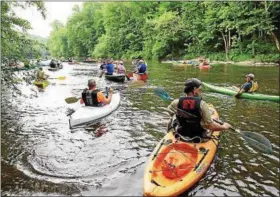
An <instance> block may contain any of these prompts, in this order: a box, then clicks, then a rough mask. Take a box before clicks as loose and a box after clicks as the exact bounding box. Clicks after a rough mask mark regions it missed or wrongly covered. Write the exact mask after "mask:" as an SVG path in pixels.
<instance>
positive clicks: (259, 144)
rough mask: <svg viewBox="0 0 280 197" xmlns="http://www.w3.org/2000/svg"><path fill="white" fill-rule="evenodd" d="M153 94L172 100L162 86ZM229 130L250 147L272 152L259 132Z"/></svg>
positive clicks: (268, 143) (218, 121) (269, 145)
mask: <svg viewBox="0 0 280 197" xmlns="http://www.w3.org/2000/svg"><path fill="white" fill-rule="evenodd" d="M154 92H155V94H156V95H158V96H159V97H160V98H162V99H163V100H165V101H172V100H173V98H171V97H170V96H169V95H168V93H167V92H166V91H164V90H163V89H162V88H156V89H155V91H154ZM179 110H180V109H179ZM180 112H182V113H185V114H188V115H190V116H193V117H196V116H195V115H193V114H190V113H188V112H186V111H183V110H180ZM213 121H215V122H217V123H219V124H221V125H223V124H224V123H223V122H222V121H220V120H216V119H213ZM230 129H231V130H233V131H235V132H236V133H239V134H240V135H241V137H242V138H243V139H245V140H246V141H247V142H248V144H250V145H251V146H252V147H255V148H257V149H259V150H261V151H263V152H265V153H272V147H271V143H270V141H269V140H268V139H267V138H266V137H264V136H263V135H261V134H259V133H254V132H250V131H239V130H237V129H234V128H233V127H231V128H230Z"/></svg>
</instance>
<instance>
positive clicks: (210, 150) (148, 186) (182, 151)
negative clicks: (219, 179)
mask: <svg viewBox="0 0 280 197" xmlns="http://www.w3.org/2000/svg"><path fill="white" fill-rule="evenodd" d="M209 107H210V109H211V113H212V115H211V116H212V118H215V119H218V117H219V116H218V113H217V111H216V110H215V109H214V107H213V106H212V107H211V106H209ZM219 136H220V131H214V132H213V133H212V136H211V139H210V140H208V141H205V142H200V143H193V142H190V141H188V142H187V141H184V140H182V139H180V138H179V139H178V138H177V139H176V138H175V136H174V130H173V129H171V130H170V131H169V132H168V133H167V134H166V135H165V136H164V138H163V139H162V140H161V141H160V142H159V143H158V145H157V146H156V148H155V149H154V151H153V153H152V154H151V155H150V157H149V159H148V162H147V165H146V168H145V171H144V196H178V195H180V194H182V193H183V192H185V191H187V190H188V189H190V188H191V187H192V186H193V185H194V184H196V183H197V182H198V181H199V180H200V179H201V178H202V176H203V175H204V174H205V172H206V171H207V169H208V168H209V167H210V164H211V162H212V161H213V159H214V157H215V154H216V152H217V147H218V143H219V140H218V139H219Z"/></svg>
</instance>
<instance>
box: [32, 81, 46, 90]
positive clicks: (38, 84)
mask: <svg viewBox="0 0 280 197" xmlns="http://www.w3.org/2000/svg"><path fill="white" fill-rule="evenodd" d="M33 84H34V85H36V86H38V87H39V88H45V87H47V86H48V85H49V84H50V82H49V81H48V80H45V81H34V82H33Z"/></svg>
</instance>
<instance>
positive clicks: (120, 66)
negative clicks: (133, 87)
mask: <svg viewBox="0 0 280 197" xmlns="http://www.w3.org/2000/svg"><path fill="white" fill-rule="evenodd" d="M117 70H118V72H117V73H118V74H125V72H126V69H125V67H124V65H123V61H120V63H119V65H118V67H117Z"/></svg>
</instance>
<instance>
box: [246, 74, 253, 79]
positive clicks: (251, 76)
mask: <svg viewBox="0 0 280 197" xmlns="http://www.w3.org/2000/svg"><path fill="white" fill-rule="evenodd" d="M246 77H250V78H251V79H254V77H255V75H254V74H253V73H250V74H248V75H246Z"/></svg>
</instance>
